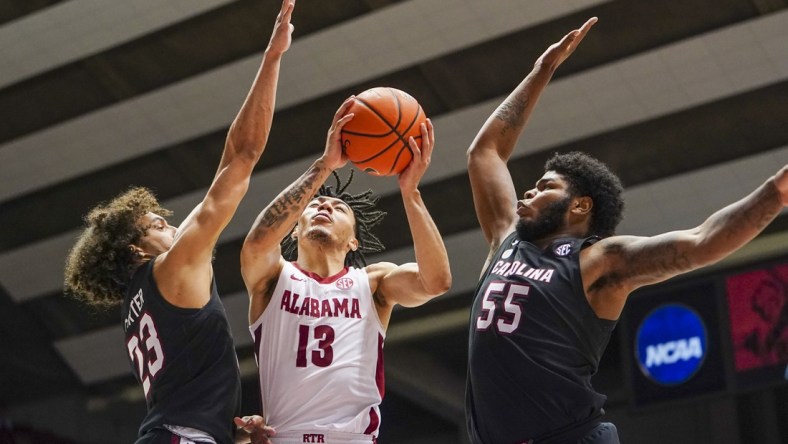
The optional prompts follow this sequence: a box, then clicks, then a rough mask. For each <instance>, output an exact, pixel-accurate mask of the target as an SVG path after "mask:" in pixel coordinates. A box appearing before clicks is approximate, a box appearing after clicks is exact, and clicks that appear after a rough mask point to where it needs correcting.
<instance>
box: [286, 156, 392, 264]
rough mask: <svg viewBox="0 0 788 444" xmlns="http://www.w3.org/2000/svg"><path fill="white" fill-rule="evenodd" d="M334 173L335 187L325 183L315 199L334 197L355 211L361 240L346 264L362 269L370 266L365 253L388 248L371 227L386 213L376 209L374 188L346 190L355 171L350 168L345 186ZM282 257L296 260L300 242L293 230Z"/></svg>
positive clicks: (358, 235) (349, 253)
mask: <svg viewBox="0 0 788 444" xmlns="http://www.w3.org/2000/svg"><path fill="white" fill-rule="evenodd" d="M333 175H334V179H335V180H336V187H335V188H332V187H331V186H326V185H325V184H323V185H322V186H321V187H320V189H319V190H317V194H315V196H314V198H317V197H320V196H325V197H333V198H336V199H339V200H341V201H342V202H345V203H346V204H347V205H348V206H349V207H350V209H351V210H352V211H353V216H354V217H355V219H356V226H355V227H354V230H355V234H356V239H357V240H358V249H356V250H355V251H353V250H351V251H349V252H348V253H347V255H346V256H345V266H353V267H356V268H362V267H364V266H366V265H367V260H366V258H365V257H364V254H365V253H378V252H381V251H383V250H385V247H384V246H383V243H382V242H381V241H380V239H378V237H377V236H375V235H374V234H373V233H372V228H373V227H375V226H376V225H378V224H379V223H380V222H381V221H382V220H383V218H384V217H385V216H386V212H385V211H381V210H379V209H377V208H376V204H377V202H378V196H376V195H374V194H373V193H372V190H367V191H364V192H363V193H360V194H350V193H348V192H346V190H347V187H348V185H350V183H351V182H353V170H350V176H348V180H347V183H345V184H344V185H342V181H341V180H340V178H339V175H338V174H337V173H336V171H334V172H333ZM282 256H283V257H284V258H285V259H286V260H288V261H293V260H296V259H297V257H298V241H297V240H295V239H293V236H292V231H291V232H290V234H288V235H287V236H285V238H284V239H282Z"/></svg>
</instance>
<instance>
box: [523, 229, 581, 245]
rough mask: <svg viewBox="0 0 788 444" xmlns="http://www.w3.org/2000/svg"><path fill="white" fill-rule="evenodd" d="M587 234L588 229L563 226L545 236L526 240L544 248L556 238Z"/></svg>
mask: <svg viewBox="0 0 788 444" xmlns="http://www.w3.org/2000/svg"><path fill="white" fill-rule="evenodd" d="M586 236H588V230H585V229H580V228H577V227H574V228H573V227H565V228H563V229H560V230H557V231H555V232H554V233H551V234H549V235H547V236H544V237H541V238H539V239H532V240H530V241H528V242H531V243H532V244H534V245H536V246H537V247H539V248H540V249H545V248H546V247H547V246H548V245H550V244H551V243H553V241H554V240H556V239H562V238H567V237H574V238H583V237H586Z"/></svg>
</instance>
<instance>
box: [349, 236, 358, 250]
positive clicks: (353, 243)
mask: <svg viewBox="0 0 788 444" xmlns="http://www.w3.org/2000/svg"><path fill="white" fill-rule="evenodd" d="M356 250H358V239H356V238H355V237H354V238H352V239H350V251H356Z"/></svg>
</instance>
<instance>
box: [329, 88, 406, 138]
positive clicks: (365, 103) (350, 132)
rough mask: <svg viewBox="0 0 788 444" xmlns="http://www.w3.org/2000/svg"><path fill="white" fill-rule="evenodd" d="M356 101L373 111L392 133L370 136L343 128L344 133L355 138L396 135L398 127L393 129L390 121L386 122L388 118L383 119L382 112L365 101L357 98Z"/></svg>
mask: <svg viewBox="0 0 788 444" xmlns="http://www.w3.org/2000/svg"><path fill="white" fill-rule="evenodd" d="M356 101H357V102H359V103H360V104H362V105H364V106H366V107H367V109H368V110H370V111H372V112H373V113H374V114H375V115H376V116H378V119H380V121H381V122H383V123H384V124H386V126H388V127H389V129H391V131H389V132H387V133H383V134H380V135H378V134H369V133H359V132H357V131H348V130H345V129H344V128H343V129H342V132H344V133H347V134H352V135H354V136H365V137H386V136H389V135H391V133H396V131H395V129H396V127H394V128H392V127H391V124H390V123H389V121H388V120H386V118H385V117H383V115H382V114H381V113H380V112H378V110H376V109H375V108H374V107H373V106H372V105H370V104H369V103H367V102H365V101H364V99H359V98H358V97H357V98H356Z"/></svg>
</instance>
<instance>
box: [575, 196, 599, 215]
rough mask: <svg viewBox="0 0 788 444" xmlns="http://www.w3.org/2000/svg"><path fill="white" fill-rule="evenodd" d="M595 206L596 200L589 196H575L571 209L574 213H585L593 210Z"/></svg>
mask: <svg viewBox="0 0 788 444" xmlns="http://www.w3.org/2000/svg"><path fill="white" fill-rule="evenodd" d="M593 207H594V201H593V200H591V198H590V197H588V196H582V197H575V198H574V199H572V207H571V209H570V211H571V212H572V214H576V215H584V214H588V213H590V212H591V209H592V208H593Z"/></svg>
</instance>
